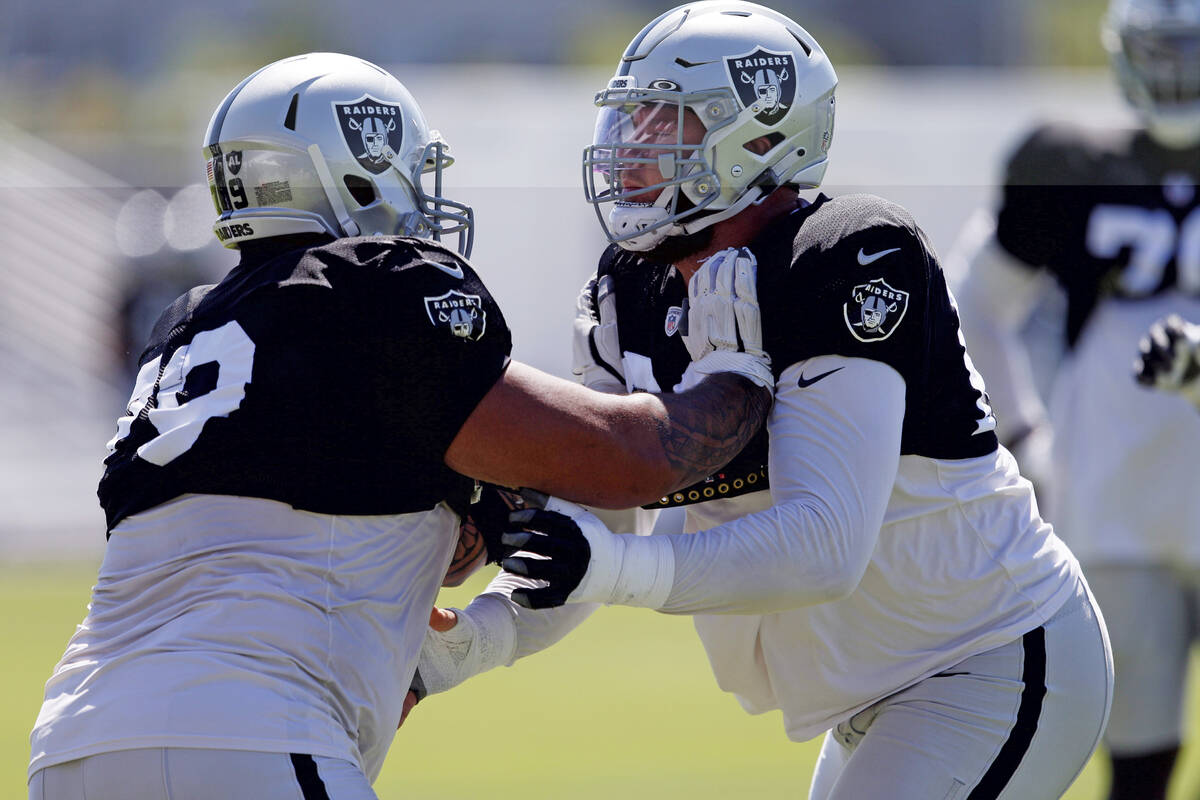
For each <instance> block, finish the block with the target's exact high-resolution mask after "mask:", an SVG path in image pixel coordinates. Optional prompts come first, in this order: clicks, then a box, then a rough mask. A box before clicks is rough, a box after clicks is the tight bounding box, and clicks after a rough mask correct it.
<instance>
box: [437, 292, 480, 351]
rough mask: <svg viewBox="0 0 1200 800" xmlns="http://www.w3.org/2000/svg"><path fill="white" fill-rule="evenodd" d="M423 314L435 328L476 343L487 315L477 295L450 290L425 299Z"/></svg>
mask: <svg viewBox="0 0 1200 800" xmlns="http://www.w3.org/2000/svg"><path fill="white" fill-rule="evenodd" d="M425 313H426V314H427V315H428V316H429V321H430V322H431V323H433V326H434V327H435V328H441V327H445V328H449V329H450V333H452V334H454V335H455V336H457V337H458V338H460V339H465V340H468V341H472V342H474V341H478V340H479V339H480V338H481V337H482V336H483V331H484V328H485V327H486V325H487V313H486V312H485V311H484V310H483V301H482V300H480V299H479V295H477V294H463V293H462V292H456V291H455V290H453V289H451V290H450V291H448V292H446V293H445V294H443V295H438V296H437V297H426V298H425Z"/></svg>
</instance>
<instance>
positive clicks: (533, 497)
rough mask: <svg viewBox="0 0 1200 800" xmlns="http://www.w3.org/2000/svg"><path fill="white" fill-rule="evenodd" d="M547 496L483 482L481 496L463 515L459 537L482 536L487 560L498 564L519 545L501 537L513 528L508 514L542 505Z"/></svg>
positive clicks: (463, 538)
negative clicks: (509, 543) (507, 543)
mask: <svg viewBox="0 0 1200 800" xmlns="http://www.w3.org/2000/svg"><path fill="white" fill-rule="evenodd" d="M545 499H546V496H545V495H544V494H541V493H539V492H535V491H532V490H529V489H506V488H504V487H503V486H496V485H495V484H492V483H482V484H480V486H479V493H478V497H477V499H475V501H474V502H473V503H471V504H470V505H469V506H467V508H466V513H465V514H463V515H462V531H461V532H460V534H459V539H460V541H461V540H468V539H472V537H478V538H480V539H482V540H483V544H484V546H485V547H486V548H487V563H489V564H498V563H500V561H502V560H503V559H504V558H506V557H507V556H509V555H512V554H513V553H514V552H515V551H516V549H517V548H515V547H510V546H508V545H505V544H504V543H502V542H501V541H500V538H501V537H502V536H503V535H504V533H505V532H506V531H509V530H512V526H511V525H510V524H509V521H508V515H509V514H511V513H513V512H514V511H520V510H522V509H525V508H540V507H541V505H542V504H544V503H545ZM460 546H463V545H460Z"/></svg>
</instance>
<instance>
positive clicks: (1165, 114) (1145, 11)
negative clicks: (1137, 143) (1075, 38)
mask: <svg viewBox="0 0 1200 800" xmlns="http://www.w3.org/2000/svg"><path fill="white" fill-rule="evenodd" d="M1103 40H1104V44H1105V47H1106V48H1107V49H1108V51H1109V54H1110V56H1111V57H1112V61H1113V67H1114V69H1115V70H1116V73H1117V78H1118V80H1119V81H1120V84H1121V88H1122V90H1123V91H1124V92H1125V96H1126V98H1127V99H1128V100H1129V102H1130V104H1131V105H1133V107H1134V108H1135V109H1136V110H1137V111H1138V113H1139V114H1140V115H1141V116H1142V117H1143V119H1144V121H1145V123H1146V126H1147V128H1148V129H1149V130H1150V132H1151V133H1152V134H1153V135H1154V137H1155V138H1156V139H1158V140H1159V141H1161V142H1162V143H1163V144H1165V145H1167V146H1169V147H1177V148H1185V147H1192V146H1195V145H1196V144H1198V143H1200V0H1181V1H1180V2H1179V3H1177V4H1176V5H1173V6H1168V5H1164V4H1163V3H1162V2H1161V0H1119V1H1118V2H1116V3H1114V4H1113V9H1112V10H1111V11H1110V14H1109V17H1108V18H1107V19H1106V21H1105V27H1104V30H1103Z"/></svg>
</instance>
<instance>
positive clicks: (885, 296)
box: [842, 278, 908, 342]
mask: <svg viewBox="0 0 1200 800" xmlns="http://www.w3.org/2000/svg"><path fill="white" fill-rule="evenodd" d="M850 296H851V300H850V301H849V302H847V303H846V304H845V305H844V306H842V315H843V316H844V317H845V319H846V327H847V328H849V329H850V333H851V334H853V336H854V338H855V339H858V340H859V341H860V342H881V341H883V340H884V339H886V338H888V337H889V336H891V335H892V332H893V331H895V330H896V328H897V327H898V326H899V325H900V322H901V320H903V319H904V312H905V311H908V292H902V291H900V290H899V289H893V288H892V287H891V286H889V285H888V283H887V281H885V280H884V279H883V278H876V279H875V280H873V281H868V282H867V283H860V284H859V285H858V286H855V287H854V288H853V289H852V290H851V292H850Z"/></svg>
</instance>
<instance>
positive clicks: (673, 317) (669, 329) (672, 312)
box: [663, 306, 683, 336]
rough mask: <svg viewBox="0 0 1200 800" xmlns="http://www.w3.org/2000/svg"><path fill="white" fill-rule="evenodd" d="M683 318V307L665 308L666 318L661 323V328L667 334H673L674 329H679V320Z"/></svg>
mask: <svg viewBox="0 0 1200 800" xmlns="http://www.w3.org/2000/svg"><path fill="white" fill-rule="evenodd" d="M681 319H683V309H682V308H681V307H679V306H671V307H670V308H668V309H667V319H666V321H665V322H664V323H663V330H664V331H665V332H666V334H667V336H674V335H675V331H677V330H679V321H680V320H681Z"/></svg>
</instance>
